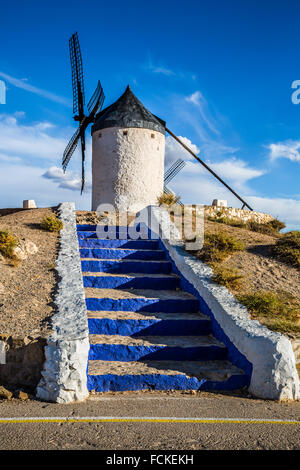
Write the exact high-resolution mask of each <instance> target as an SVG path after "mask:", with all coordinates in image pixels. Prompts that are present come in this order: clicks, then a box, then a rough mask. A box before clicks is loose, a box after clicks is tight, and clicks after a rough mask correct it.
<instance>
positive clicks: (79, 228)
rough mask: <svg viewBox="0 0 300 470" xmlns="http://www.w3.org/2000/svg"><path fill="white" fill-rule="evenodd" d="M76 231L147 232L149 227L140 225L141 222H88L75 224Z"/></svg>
mask: <svg viewBox="0 0 300 470" xmlns="http://www.w3.org/2000/svg"><path fill="white" fill-rule="evenodd" d="M76 227H77V232H96V231H97V229H98V230H101V231H102V230H104V231H105V232H108V231H110V232H111V233H114V232H116V233H119V232H125V233H128V232H129V233H130V231H132V230H134V231H137V232H138V231H142V232H143V233H147V232H149V229H148V228H147V227H145V226H141V224H136V225H129V226H127V225H126V226H122V225H116V226H113V225H109V226H108V225H100V224H99V225H89V224H77V226H76Z"/></svg>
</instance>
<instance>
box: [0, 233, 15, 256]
mask: <svg viewBox="0 0 300 470" xmlns="http://www.w3.org/2000/svg"><path fill="white" fill-rule="evenodd" d="M17 246H18V240H17V238H16V237H14V236H13V235H12V234H11V233H9V232H8V231H7V230H3V231H0V253H1V254H2V255H3V256H5V257H6V258H11V259H13V258H14V248H16V247H17Z"/></svg>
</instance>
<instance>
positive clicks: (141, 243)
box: [79, 238, 158, 250]
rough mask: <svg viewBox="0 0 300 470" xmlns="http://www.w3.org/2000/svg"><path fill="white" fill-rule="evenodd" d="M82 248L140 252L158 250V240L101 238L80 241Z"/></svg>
mask: <svg viewBox="0 0 300 470" xmlns="http://www.w3.org/2000/svg"><path fill="white" fill-rule="evenodd" d="M79 246H80V247H81V248H84V247H85V248H129V249H133V250H135V249H139V250H155V249H157V248H158V241H157V240H105V239H101V238H98V239H96V238H92V239H86V238H83V239H79Z"/></svg>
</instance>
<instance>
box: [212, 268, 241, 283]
mask: <svg viewBox="0 0 300 470" xmlns="http://www.w3.org/2000/svg"><path fill="white" fill-rule="evenodd" d="M213 271H214V274H213V277H212V279H213V281H214V282H216V283H217V284H221V285H222V286H225V287H229V288H232V289H239V288H240V287H241V285H242V281H243V279H244V276H243V275H242V274H241V272H240V271H239V270H238V269H234V268H227V267H223V266H217V265H216V266H213Z"/></svg>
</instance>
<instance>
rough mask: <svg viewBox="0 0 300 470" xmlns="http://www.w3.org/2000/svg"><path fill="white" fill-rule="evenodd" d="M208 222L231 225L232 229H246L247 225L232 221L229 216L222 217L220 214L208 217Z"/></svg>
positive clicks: (239, 221)
mask: <svg viewBox="0 0 300 470" xmlns="http://www.w3.org/2000/svg"><path fill="white" fill-rule="evenodd" d="M208 220H210V221H211V222H217V223H218V224H226V225H230V226H231V227H238V228H242V227H245V225H246V224H245V223H244V222H243V221H241V220H236V219H230V218H229V217H227V216H224V217H222V216H220V215H218V214H217V215H216V216H213V217H208Z"/></svg>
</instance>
